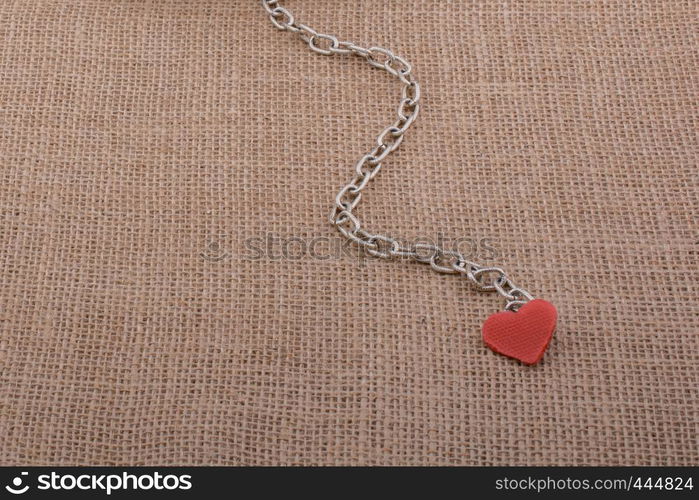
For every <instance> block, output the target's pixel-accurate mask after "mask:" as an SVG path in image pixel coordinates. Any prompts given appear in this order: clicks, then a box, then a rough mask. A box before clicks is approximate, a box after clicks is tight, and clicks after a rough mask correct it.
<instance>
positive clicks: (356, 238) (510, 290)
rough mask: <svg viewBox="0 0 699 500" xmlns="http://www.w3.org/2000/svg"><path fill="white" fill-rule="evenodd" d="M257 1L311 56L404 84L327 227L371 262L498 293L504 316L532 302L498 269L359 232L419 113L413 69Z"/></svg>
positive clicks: (273, 0) (271, 0)
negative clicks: (424, 267) (368, 196)
mask: <svg viewBox="0 0 699 500" xmlns="http://www.w3.org/2000/svg"><path fill="white" fill-rule="evenodd" d="M261 1H262V6H263V7H264V9H265V11H266V12H267V15H268V16H269V20H270V21H271V22H272V24H273V25H274V26H275V27H276V28H277V29H279V30H282V31H288V32H290V33H293V34H296V35H298V36H299V38H300V39H301V40H303V41H304V42H305V43H306V44H307V45H308V47H309V48H310V49H311V50H312V51H314V52H316V53H318V54H322V55H325V56H334V55H342V56H345V55H348V56H357V57H360V58H362V59H364V60H366V62H367V63H369V65H371V66H372V67H374V68H378V69H381V70H384V71H386V72H387V73H388V74H389V75H391V76H393V77H395V78H396V79H397V80H398V81H399V82H400V83H401V84H402V89H401V99H400V102H399V104H398V108H397V119H396V120H395V121H394V122H393V123H392V124H391V125H389V126H387V127H386V128H385V129H383V130H382V131H381V133H380V134H379V135H378V136H377V138H376V146H375V147H374V148H373V149H372V150H371V151H369V152H367V153H365V154H364V155H363V156H362V157H361V159H360V160H359V161H358V162H357V164H356V166H355V175H354V176H353V178H352V180H350V182H349V183H347V184H346V185H344V186H343V187H342V188H341V189H340V191H339V192H338V193H337V196H336V197H335V205H334V207H333V210H332V212H331V214H330V222H331V223H332V224H333V225H334V226H335V227H337V229H338V230H339V231H340V233H341V234H342V235H343V236H344V237H346V238H347V239H349V240H351V241H352V242H354V243H356V244H357V245H359V246H360V247H363V248H364V249H365V250H366V252H367V253H368V254H369V255H372V256H374V257H380V258H383V259H390V258H408V259H412V260H415V261H417V262H421V263H425V264H429V265H430V267H431V268H432V269H434V270H435V271H437V272H439V273H444V274H461V275H464V276H466V277H467V278H468V280H469V281H470V282H471V283H472V284H473V285H474V286H475V287H476V288H478V289H479V290H481V291H487V292H497V293H498V294H499V295H500V296H501V297H502V298H503V299H505V301H506V305H505V309H506V310H508V311H516V310H517V309H519V308H520V307H521V306H522V305H524V304H526V303H527V302H529V301H530V300H533V299H534V297H533V296H532V295H531V294H530V293H529V292H527V291H526V290H524V289H522V288H520V287H518V286H517V285H515V284H514V283H513V282H512V280H511V279H510V278H509V277H508V276H507V274H505V271H503V270H502V269H500V268H499V267H489V266H482V265H480V264H477V263H475V262H470V261H468V260H466V258H465V257H464V256H463V255H461V254H460V253H459V252H457V251H454V250H447V249H443V248H440V247H438V246H436V245H432V244H428V243H416V244H414V245H412V246H410V247H404V246H402V245H401V244H400V243H399V242H398V241H397V240H396V239H394V238H392V237H390V236H386V235H382V234H372V233H370V232H367V231H366V230H365V229H363V228H362V226H361V222H360V221H359V219H358V218H357V216H356V215H355V213H354V210H355V208H356V207H357V205H358V204H359V202H360V200H361V198H362V191H363V190H364V189H365V188H366V186H367V185H368V183H369V182H370V181H371V180H372V179H373V178H374V177H376V175H377V174H378V173H379V171H380V170H381V168H382V165H383V162H384V160H386V158H388V156H389V155H390V154H391V153H393V152H394V151H395V150H397V149H398V148H399V147H400V145H401V143H402V142H403V139H404V138H405V134H406V132H407V131H408V129H410V127H411V126H412V125H413V124H414V123H415V120H416V119H417V117H418V115H419V113H420V100H421V89H420V84H418V82H417V81H416V80H415V78H414V76H413V73H412V71H413V68H412V65H411V64H410V63H409V62H408V61H407V60H406V59H404V58H403V57H401V56H398V55H396V54H394V53H393V52H392V51H390V50H388V49H385V48H382V47H369V48H364V47H361V46H359V45H356V44H354V43H352V42H346V41H340V40H339V39H338V38H337V37H336V36H333V35H327V34H324V33H320V32H318V31H316V30H315V29H313V28H311V27H309V26H306V25H305V24H301V23H297V22H296V20H295V18H294V15H293V14H292V13H291V12H290V11H289V10H287V9H286V8H284V7H283V6H282V5H280V0H261Z"/></svg>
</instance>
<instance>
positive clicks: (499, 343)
mask: <svg viewBox="0 0 699 500" xmlns="http://www.w3.org/2000/svg"><path fill="white" fill-rule="evenodd" d="M557 316H558V313H557V312H556V308H555V307H554V306H553V304H551V303H550V302H546V301H545V300H541V299H535V300H532V301H530V302H527V303H526V304H524V305H523V306H522V307H520V308H519V310H518V311H517V312H513V311H503V312H499V313H495V314H493V315H492V316H491V317H489V318H488V319H487V320H486V321H485V323H483V341H484V342H485V344H486V345H487V346H488V347H490V348H491V349H492V350H493V351H495V352H497V353H499V354H503V355H504V356H509V357H510V358H515V359H518V360H519V361H521V362H522V363H524V364H527V365H533V364H535V363H537V362H538V361H539V360H540V359H541V358H542V357H543V356H544V352H545V351H546V348H547V347H548V345H549V342H550V341H551V337H553V332H554V330H555V329H556V319H557Z"/></svg>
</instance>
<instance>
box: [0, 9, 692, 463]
mask: <svg viewBox="0 0 699 500" xmlns="http://www.w3.org/2000/svg"><path fill="white" fill-rule="evenodd" d="M287 6H288V7H289V8H290V9H292V10H294V12H295V14H296V16H297V19H298V20H300V21H301V22H306V23H307V24H309V25H311V26H314V27H317V28H318V29H321V30H323V31H324V32H326V33H334V34H337V35H338V36H340V37H341V38H342V39H347V40H352V41H356V42H358V43H361V44H363V45H369V44H377V45H382V46H387V47H390V48H392V49H394V50H396V51H397V52H398V53H400V54H402V55H405V56H406V57H407V58H409V59H410V61H411V62H412V63H413V64H414V66H415V73H416V76H417V77H418V79H419V80H420V82H421V83H422V84H423V88H424V103H423V105H424V107H423V110H422V115H421V117H420V119H419V120H418V122H417V125H416V126H415V128H413V129H411V131H410V133H409V137H408V138H407V139H406V141H405V142H404V144H403V146H402V148H401V149H400V152H399V153H398V154H397V155H396V156H394V157H393V158H392V159H391V160H390V161H389V162H387V164H386V165H385V166H384V169H383V170H382V173H381V175H380V176H379V177H377V179H376V182H375V183H374V184H373V185H372V186H371V188H369V189H368V191H367V192H366V194H365V196H364V199H363V200H362V204H361V206H360V214H361V216H362V218H363V219H364V220H365V222H366V224H368V227H369V228H370V229H372V230H375V231H381V232H388V233H390V234H392V235H394V236H397V237H400V238H402V239H404V240H408V241H410V240H413V239H415V238H437V237H440V236H441V237H442V238H444V239H445V240H455V239H457V238H467V239H471V240H474V241H477V242H478V245H476V246H478V252H476V253H478V255H477V257H478V260H481V261H483V262H486V263H493V264H499V265H502V266H503V267H504V268H505V269H507V270H508V271H509V272H510V273H511V274H512V275H513V277H514V278H516V281H518V282H519V283H521V284H523V285H525V286H526V287H527V288H530V289H531V290H532V291H534V292H535V293H536V294H537V295H538V296H540V297H543V298H547V299H549V300H551V301H552V302H554V303H555V304H556V305H557V307H558V310H559V314H560V322H559V328H558V332H557V335H556V337H555V340H554V342H553V344H552V346H551V348H550V350H549V352H548V353H547V355H546V357H545V359H544V361H543V363H542V364H540V365H538V366H536V367H534V368H527V367H523V366H521V365H519V364H518V363H516V362H513V361H510V360H507V359H505V358H503V357H500V356H498V355H496V354H494V353H492V352H490V351H489V350H488V349H487V348H486V347H484V345H483V343H482V341H481V339H480V334H479V330H480V325H481V323H482V322H483V320H484V319H485V318H486V317H487V316H488V315H490V314H492V313H493V312H496V311H497V310H498V309H500V308H501V307H502V303H501V302H500V301H499V300H498V299H497V298H496V297H495V296H492V295H488V294H479V293H477V292H476V291H474V290H472V289H471V288H470V287H469V286H468V283H467V281H466V280H464V279H459V278H457V277H454V276H446V275H439V274H436V273H434V272H432V271H430V269H429V267H426V266H421V265H419V264H414V263H406V262H392V261H382V260H378V259H371V258H359V257H357V256H350V255H338V254H337V252H335V253H331V252H330V249H331V247H332V246H333V244H334V243H335V242H338V241H340V240H339V235H338V234H337V233H336V232H334V230H333V229H332V227H331V226H330V225H329V224H328V223H327V214H328V213H329V208H330V206H331V203H332V200H333V198H334V194H335V192H336V191H337V189H338V187H339V186H340V185H342V184H343V183H345V182H346V181H347V180H349V178H350V176H351V172H352V168H353V164H354V162H355V161H356V160H357V159H358V157H359V156H360V154H361V153H363V152H364V151H366V150H368V149H369V148H370V147H371V145H372V142H373V137H374V136H375V135H376V133H378V132H379V131H380V130H381V129H382V128H383V127H384V126H385V125H386V124H388V123H390V121H391V120H392V119H393V114H394V108H395V107H396V105H397V102H398V101H397V99H398V97H399V86H398V85H397V84H396V83H395V82H394V81H392V80H391V79H390V78H389V77H388V76H387V75H386V74H385V73H383V72H380V71H378V70H374V69H372V68H370V67H369V66H367V65H366V64H362V63H361V61H359V60H353V59H347V58H339V57H337V58H330V57H322V56H319V55H316V54H313V53H312V52H310V51H309V50H308V49H307V48H306V47H304V46H303V45H302V43H301V42H299V41H298V40H296V39H295V38H294V37H292V36H290V35H286V34H282V33H280V32H278V31H276V30H274V29H273V28H272V27H271V25H270V24H269V22H268V21H267V19H266V18H265V16H264V13H263V11H262V9H261V7H260V5H259V3H258V2H257V1H256V0H250V1H243V0H237V1H236V0H225V1H224V0H196V1H191V0H161V1H127V0H111V1H103V0H73V1H67V0H21V1H19V0H17V1H13V0H4V1H2V2H0V40H1V43H0V70H1V74H2V79H0V115H1V118H0V152H1V154H0V164H1V170H0V171H1V173H2V185H1V186H0V207H1V209H2V224H1V225H0V234H1V235H2V240H1V243H2V244H1V245H0V279H1V284H2V286H0V299H1V304H2V306H1V310H0V328H2V335H1V337H0V373H1V374H2V377H1V380H0V382H1V383H0V391H1V393H2V398H1V405H2V406H1V415H2V417H1V421H0V423H1V426H0V429H1V432H0V454H1V457H2V460H1V463H2V464H3V465H10V464H51V465H70V464H149V465H168V464H169V465H181V464H247V465H254V464H443V465H455V464H513V465H521V464H533V465H542V464H579V465H580V464H607V465H614V464H627V465H651V464H653V465H660V464H671V465H681V464H697V459H698V455H699V452H698V451H697V425H698V418H697V417H698V411H697V410H698V408H699V405H698V403H697V386H698V384H699V374H698V365H699V359H698V355H697V352H698V345H697V335H698V333H699V319H698V318H699V306H698V301H697V298H698V297H699V286H698V285H697V283H698V280H699V266H698V264H697V259H698V256H699V241H698V240H697V238H699V231H698V230H699V227H698V224H697V207H698V205H699V199H698V195H697V193H698V191H699V190H698V180H697V179H698V175H697V164H698V162H699V152H698V148H697V122H698V119H699V116H698V113H697V105H698V104H699V102H698V101H699V99H698V96H699V92H698V86H697V77H699V71H698V70H697V63H699V57H698V54H699V52H698V49H697V48H698V47H699V34H698V29H697V21H696V20H697V15H698V14H699V9H698V7H697V3H696V2H694V1H690V0H662V1H657V0H633V1H631V0H619V1H596V2H589V1H586V0H569V1H561V0H527V1H507V0H474V1H468V2H456V1H442V0H430V1H428V0H423V1H420V0H402V1H398V0H392V1H361V0H347V1H343V2H326V1H321V0H288V2H287ZM270 235H271V236H270ZM294 238H297V239H294ZM314 238H315V239H314ZM318 238H320V239H318ZM482 239H485V240H486V241H485V242H483V241H482ZM309 242H315V243H317V245H316V246H315V247H313V248H314V249H315V252H313V251H311V250H313V248H311V245H309ZM267 247H269V248H267ZM285 249H286V250H287V255H285V256H284V255H282V254H283V253H284V250H285Z"/></svg>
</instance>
